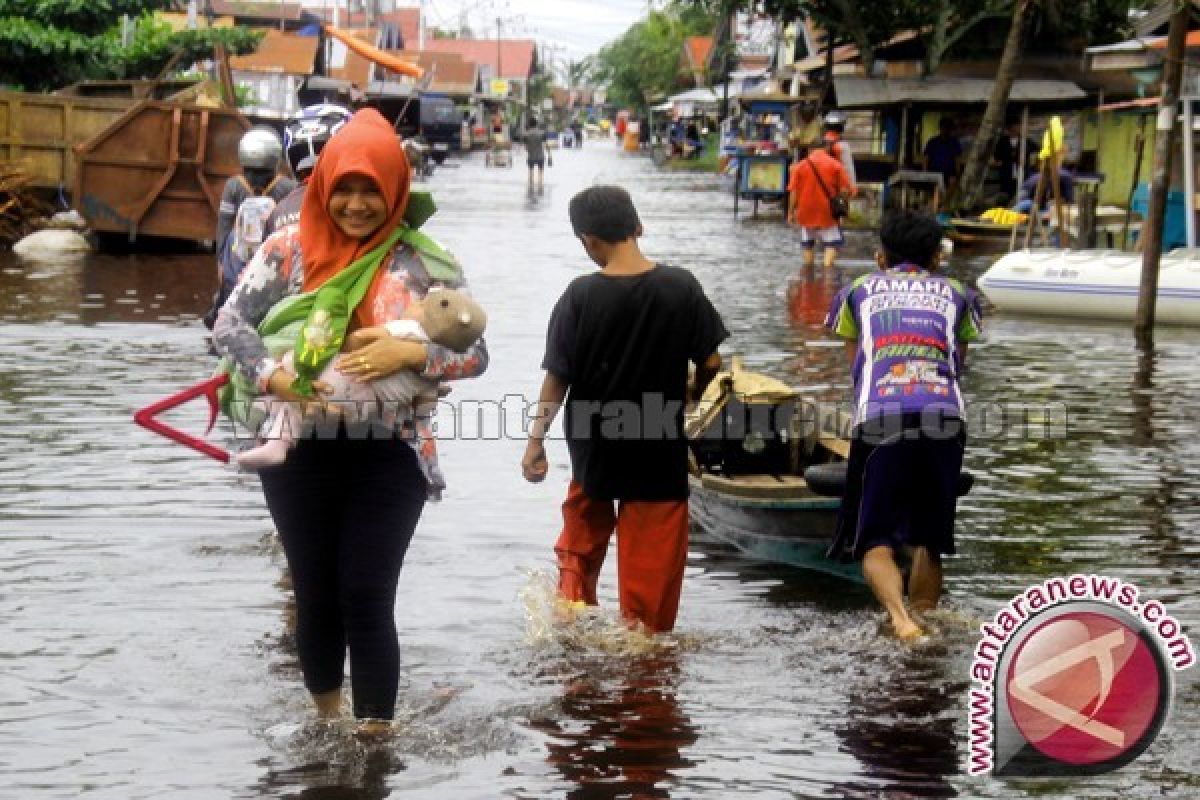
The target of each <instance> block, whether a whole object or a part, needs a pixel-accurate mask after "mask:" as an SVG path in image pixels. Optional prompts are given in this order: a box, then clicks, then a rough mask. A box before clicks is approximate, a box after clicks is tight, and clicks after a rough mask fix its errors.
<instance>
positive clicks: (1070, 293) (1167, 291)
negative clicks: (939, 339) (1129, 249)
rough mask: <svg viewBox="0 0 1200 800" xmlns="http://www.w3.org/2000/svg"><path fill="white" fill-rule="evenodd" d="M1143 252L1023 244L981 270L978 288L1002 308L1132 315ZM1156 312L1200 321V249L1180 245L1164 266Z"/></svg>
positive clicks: (1170, 319) (1172, 319)
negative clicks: (1031, 247)
mask: <svg viewBox="0 0 1200 800" xmlns="http://www.w3.org/2000/svg"><path fill="white" fill-rule="evenodd" d="M1141 273H1142V257H1141V256H1140V255H1138V254H1134V253H1124V252H1121V251H1117V250H1075V251H1064V250H1021V251H1017V252H1014V253H1009V254H1008V255H1006V256H1004V257H1003V258H1001V259H999V260H998V261H997V262H996V263H995V264H993V265H992V267H991V268H990V269H988V271H987V272H985V273H984V274H983V275H982V276H980V278H979V281H978V286H979V288H980V289H981V290H982V291H983V293H984V294H985V295H986V296H987V298H988V300H989V301H990V302H991V303H992V304H993V305H995V306H996V307H997V308H999V309H1000V310H1002V311H1017V312H1023V313H1029V314H1046V315H1051V316H1069V317H1081V318H1088V319H1111V320H1132V319H1133V318H1134V314H1135V313H1136V310H1137V298H1138V287H1139V284H1140V281H1141ZM1156 318H1157V320H1158V321H1159V322H1166V323H1174V324H1180V325H1200V251H1195V250H1190V251H1189V250H1175V251H1173V252H1171V253H1169V254H1168V255H1166V256H1164V257H1163V259H1162V262H1161V265H1160V268H1159V285H1158V301H1157V303H1156Z"/></svg>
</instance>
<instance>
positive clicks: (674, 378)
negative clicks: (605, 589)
mask: <svg viewBox="0 0 1200 800" xmlns="http://www.w3.org/2000/svg"><path fill="white" fill-rule="evenodd" d="M570 217H571V226H572V227H573V228H574V231H575V235H576V236H578V237H579V240H580V241H581V242H582V243H583V248H584V250H585V251H586V252H587V254H588V256H590V257H591V259H592V261H594V262H595V263H596V264H597V265H599V266H600V268H601V269H600V271H599V272H596V273H591V274H588V275H583V276H580V277H578V278H576V279H575V280H574V281H572V282H571V284H570V286H568V287H567V290H566V291H565V292H564V293H563V296H562V297H561V298H560V299H559V301H558V303H557V305H555V307H554V311H553V313H552V314H551V316H550V325H549V331H548V333H547V336H546V354H545V358H544V359H543V361H542V367H543V369H545V370H546V378H545V380H544V381H543V383H542V389H541V395H540V397H539V405H538V412H537V415H536V417H535V419H534V421H533V426H532V430H531V432H530V438H529V443H528V445H527V446H526V448H525V456H524V458H523V459H522V460H521V469H522V472H523V473H524V475H525V478H526V480H529V481H531V482H533V483H537V482H540V481H542V480H543V479H544V478H545V477H546V472H547V468H548V465H547V461H546V450H545V447H544V444H543V440H544V439H545V437H546V432H547V431H548V430H549V428H550V424H551V423H552V421H553V420H554V417H555V416H556V414H557V413H558V409H559V407H560V406H561V405H562V404H563V401H564V399H566V417H565V422H564V424H565V428H566V438H567V447H568V450H569V451H570V454H571V473H572V474H571V483H570V487H569V488H568V490H567V498H566V501H565V502H564V503H563V506H562V511H563V529H562V533H561V535H560V536H559V537H558V542H557V543H556V544H555V547H554V551H555V553H556V554H557V556H558V568H559V579H558V591H559V594H560V595H561V596H562V597H563V598H564V599H566V600H568V601H570V602H583V603H586V604H588V605H596V583H597V579H598V578H599V576H600V568H601V566H602V565H603V563H604V556H605V553H606V551H607V549H608V542H609V539H610V538H611V537H612V533H613V530H614V528H615V529H616V531H617V574H618V584H619V585H618V595H619V598H620V606H621V613H622V615H623V616H624V617H625V619H626V620H627V621H629V622H630V623H631V624H637V623H640V624H641V625H643V626H645V628H646V629H647V630H648V631H650V632H656V633H657V632H663V631H669V630H671V629H672V628H673V627H674V625H675V616H676V612H677V611H678V609H679V594H680V590H681V588H682V586H683V570H684V563H685V561H686V559H687V540H688V511H687V494H688V484H687V440H686V439H685V438H684V434H683V408H684V403H685V402H686V401H687V400H688V399H692V398H696V397H699V395H700V393H701V392H703V390H704V387H705V386H706V385H708V383H709V382H710V381H711V380H712V378H713V376H714V375H716V373H717V372H718V370H719V369H720V367H721V357H720V356H719V355H718V354H717V346H718V345H719V344H720V343H721V342H722V341H723V340H724V339H725V338H726V337H727V336H728V335H729V334H728V332H727V331H726V330H725V326H724V324H722V322H721V317H720V316H719V315H718V314H717V312H716V310H715V309H714V308H713V306H712V303H710V302H709V300H708V297H706V296H705V294H704V290H703V289H701V288H700V284H699V283H698V282H697V281H696V279H695V277H693V276H692V274H691V273H690V272H688V271H687V270H684V269H680V268H678V267H672V266H667V265H665V264H655V263H654V262H653V261H650V260H649V259H647V258H646V257H645V256H644V255H642V252H641V250H640V249H639V248H638V243H637V239H638V237H639V236H641V235H642V225H641V222H640V220H639V219H638V215H637V211H636V210H635V209H634V207H633V201H632V200H631V199H630V197H629V194H628V193H627V192H626V191H625V190H624V189H621V188H618V187H615V186H594V187H592V188H590V189H586V190H584V191H582V192H580V193H579V194H577V195H575V197H574V198H572V199H571V205H570ZM689 362H690V363H692V364H695V366H696V374H695V379H694V381H693V384H692V386H691V387H689V386H688V364H689ZM568 395H569V396H568ZM614 504H615V506H614Z"/></svg>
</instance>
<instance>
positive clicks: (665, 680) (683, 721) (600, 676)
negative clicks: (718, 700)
mask: <svg viewBox="0 0 1200 800" xmlns="http://www.w3.org/2000/svg"><path fill="white" fill-rule="evenodd" d="M614 675H616V676H617V677H616V678H614V677H613V676H614ZM679 680H680V670H679V662H678V656H677V654H676V653H674V652H655V653H652V654H649V655H643V656H639V657H636V658H635V659H633V660H632V661H624V660H623V661H622V664H621V665H620V668H619V669H615V670H614V669H613V664H612V663H611V661H609V662H607V663H606V664H602V665H600V668H599V669H587V670H584V671H583V673H582V674H578V675H576V676H574V677H567V678H564V687H563V695H562V699H561V701H560V709H559V713H557V714H555V715H554V716H553V717H551V716H546V717H540V718H535V719H531V720H529V726H530V727H531V728H533V729H535V730H538V731H541V732H542V733H544V734H546V736H547V741H546V750H547V754H546V760H547V762H549V763H550V764H551V765H552V766H553V767H554V768H555V769H556V770H557V771H558V772H559V773H560V774H561V775H562V777H563V778H564V779H566V780H567V781H568V782H569V783H571V784H572V786H573V788H571V789H569V790H568V791H567V792H566V794H565V795H563V796H564V797H566V798H568V800H601V799H606V798H618V797H644V798H650V797H661V798H666V797H670V796H671V792H670V790H671V784H673V783H674V782H675V781H676V780H677V778H676V773H677V772H679V771H680V770H684V769H687V768H689V767H692V766H694V765H695V762H694V761H690V760H688V759H687V758H685V757H684V756H683V754H682V751H683V749H684V748H686V747H688V746H689V745H691V744H693V743H695V742H696V740H697V738H698V737H699V733H698V730H697V728H696V727H695V726H694V725H693V724H692V722H691V720H690V718H689V717H688V716H687V715H686V714H684V712H683V710H682V708H681V707H680V704H679V702H678V700H677V699H676V692H677V686H678V683H679Z"/></svg>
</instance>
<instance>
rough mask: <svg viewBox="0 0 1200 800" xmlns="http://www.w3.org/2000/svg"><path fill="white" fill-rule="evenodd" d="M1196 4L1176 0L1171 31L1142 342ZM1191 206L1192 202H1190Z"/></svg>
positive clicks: (1147, 227)
mask: <svg viewBox="0 0 1200 800" xmlns="http://www.w3.org/2000/svg"><path fill="white" fill-rule="evenodd" d="M1191 8H1192V4H1191V3H1190V2H1183V0H1175V10H1174V12H1173V13H1172V14H1171V25H1170V28H1169V29H1168V30H1167V55H1166V65H1165V66H1164V68H1163V82H1162V95H1161V99H1160V101H1159V104H1158V123H1157V125H1156V126H1155V127H1156V133H1155V139H1154V180H1153V183H1151V185H1150V207H1149V209H1147V211H1146V223H1145V224H1144V225H1143V226H1142V241H1143V242H1144V243H1145V244H1144V250H1143V253H1142V280H1141V286H1140V287H1139V289H1138V304H1137V316H1136V317H1135V318H1134V323H1133V333H1134V337H1135V338H1136V339H1137V341H1138V343H1139V344H1140V345H1143V346H1148V345H1150V344H1151V343H1152V342H1153V340H1154V310H1155V305H1156V303H1157V301H1158V266H1159V261H1160V260H1161V259H1162V233H1163V222H1164V220H1165V218H1166V211H1167V192H1168V191H1169V190H1170V188H1171V161H1172V158H1173V157H1174V155H1175V143H1176V141H1177V139H1178V132H1179V126H1178V125H1176V124H1175V117H1176V116H1177V115H1178V114H1179V89H1180V84H1181V83H1182V82H1183V53H1184V45H1185V42H1186V39H1187V29H1188V16H1189V14H1190V12H1191ZM1189 205H1190V203H1189Z"/></svg>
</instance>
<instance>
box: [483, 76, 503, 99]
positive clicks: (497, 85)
mask: <svg viewBox="0 0 1200 800" xmlns="http://www.w3.org/2000/svg"><path fill="white" fill-rule="evenodd" d="M488 85H489V87H490V88H491V90H492V94H493V95H495V96H496V97H508V81H506V80H505V79H504V78H492V81H491V83H490V84H488Z"/></svg>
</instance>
